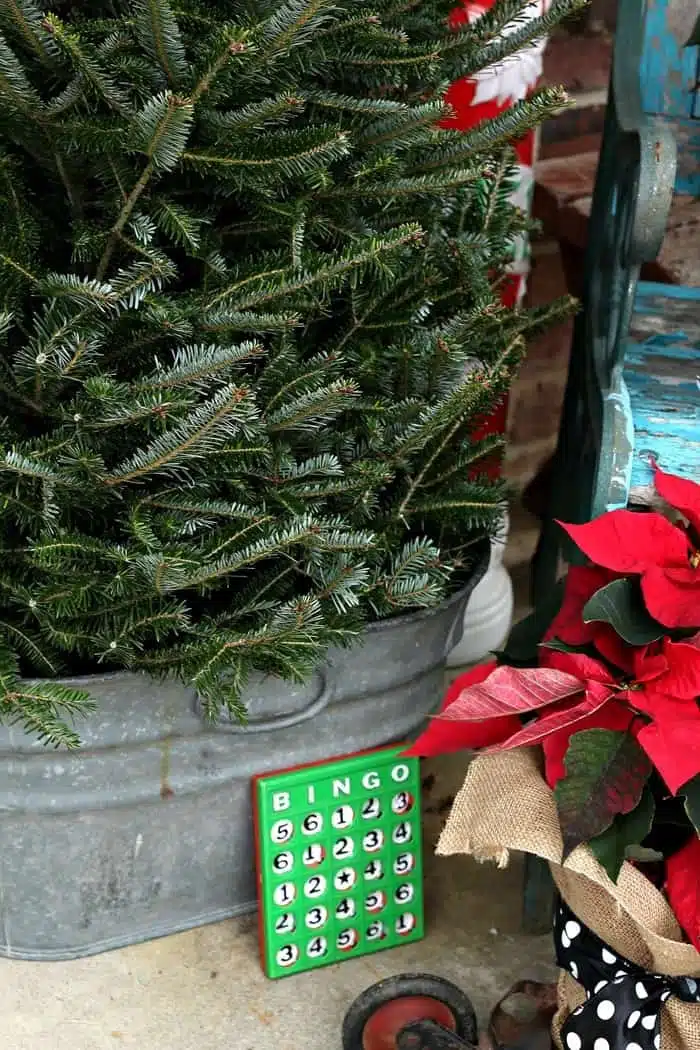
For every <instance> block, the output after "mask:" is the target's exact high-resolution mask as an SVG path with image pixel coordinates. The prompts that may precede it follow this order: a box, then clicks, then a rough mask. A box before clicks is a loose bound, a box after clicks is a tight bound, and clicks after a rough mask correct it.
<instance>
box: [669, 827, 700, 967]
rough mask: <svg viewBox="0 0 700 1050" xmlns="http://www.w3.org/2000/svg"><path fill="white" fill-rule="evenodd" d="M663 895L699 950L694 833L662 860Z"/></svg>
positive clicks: (699, 888)
mask: <svg viewBox="0 0 700 1050" xmlns="http://www.w3.org/2000/svg"><path fill="white" fill-rule="evenodd" d="M666 894H667V896H668V902H669V904H670V905H671V907H672V908H673V913H674V915H675V916H676V918H677V919H678V922H679V923H680V925H681V927H682V928H683V930H684V931H685V934H686V936H687V938H688V940H689V941H690V943H691V944H692V945H693V946H694V947H695V948H697V950H698V951H700V839H698V838H697V837H696V836H693V837H692V838H691V839H690V840H689V841H688V842H687V843H686V845H685V846H683V848H682V849H680V850H678V852H677V853H674V854H673V855H672V856H671V857H669V858H668V860H667V861H666Z"/></svg>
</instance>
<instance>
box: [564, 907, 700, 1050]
mask: <svg viewBox="0 0 700 1050" xmlns="http://www.w3.org/2000/svg"><path fill="white" fill-rule="evenodd" d="M554 941H555V945H556V952H557V962H558V964H559V966H560V967H561V968H562V969H563V970H568V972H569V973H570V974H571V976H572V977H573V978H575V980H577V981H578V983H579V984H580V985H582V986H583V988H584V989H585V991H586V998H587V1002H585V1003H584V1004H583V1006H579V1007H578V1009H576V1010H574V1011H573V1012H572V1013H571V1014H570V1016H569V1017H568V1019H567V1021H566V1023H565V1024H564V1026H563V1028H562V1030H561V1040H562V1043H563V1044H564V1047H565V1050H661V1009H662V1006H663V1004H664V1003H665V1002H666V1000H667V999H670V997H671V996H672V995H675V996H677V998H678V999H682V1000H683V1002H685V1003H698V1004H700V979H698V980H696V979H695V978H693V977H664V976H663V975H661V974H653V973H649V972H648V971H647V970H644V969H642V967H641V966H636V965H635V964H634V963H632V962H630V961H629V959H624V958H623V957H622V956H620V955H617V954H616V953H615V952H613V951H612V950H611V949H610V948H609V947H608V946H607V945H606V944H605V942H604V941H602V940H601V939H600V937H598V936H597V935H596V934H595V933H593V931H592V930H589V929H588V927H587V926H584V925H583V923H582V922H581V921H580V920H579V919H577V918H576V916H575V915H574V913H573V912H572V911H571V909H570V908H569V907H568V905H566V904H565V903H563V902H559V904H558V906H557V911H556V915H555V919H554ZM698 1021H700V1011H699V1013H698Z"/></svg>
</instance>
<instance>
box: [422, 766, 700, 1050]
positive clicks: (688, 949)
mask: <svg viewBox="0 0 700 1050" xmlns="http://www.w3.org/2000/svg"><path fill="white" fill-rule="evenodd" d="M512 850H516V851H518V852H523V853H532V854H535V855H536V856H539V857H542V858H544V860H546V861H548V862H549V865H550V868H551V871H552V875H553V877H554V881H555V882H556V884H557V887H558V888H559V891H560V893H561V895H562V897H563V898H564V900H565V901H566V902H567V904H568V905H569V907H570V908H571V909H572V911H573V912H574V913H575V914H576V915H577V916H578V917H579V918H580V919H581V920H582V922H584V923H585V924H586V926H588V927H589V928H590V929H591V930H593V932H594V933H597V934H598V936H599V937H601V938H602V939H603V940H604V941H605V942H606V943H607V944H609V945H610V947H611V948H612V949H613V951H617V952H618V953H619V954H620V955H623V956H624V957H625V958H627V959H629V960H631V961H632V962H634V963H636V964H637V965H638V966H643V967H644V968H645V969H647V970H650V971H651V972H653V973H661V974H667V975H669V976H672V977H700V954H699V953H698V952H697V951H696V950H695V948H693V947H692V945H690V944H685V943H683V937H682V933H681V930H680V927H679V925H678V923H677V921H676V918H675V916H674V914H673V912H672V911H671V908H670V907H669V905H668V903H667V902H666V900H665V898H664V897H663V895H662V894H661V893H659V891H658V890H657V889H655V887H654V886H653V885H652V884H651V883H650V882H649V881H648V880H647V879H646V878H645V877H644V875H642V874H641V873H640V872H639V871H637V870H636V869H635V868H633V867H632V865H630V864H625V865H624V867H623V869H622V872H621V873H620V877H619V880H618V882H617V884H615V883H613V882H612V881H611V880H610V879H609V878H608V876H607V875H606V873H605V871H604V869H603V868H602V867H601V866H600V864H599V863H598V862H597V860H596V859H595V857H594V856H593V854H592V853H591V851H590V850H589V849H588V847H586V846H579V847H578V849H576V850H574V852H573V853H572V854H571V855H570V856H569V857H568V858H567V860H566V863H565V864H564V865H563V866H562V864H561V859H562V852H563V846H562V837H561V831H560V830H559V821H558V819H557V812H556V806H555V803H554V796H553V794H552V791H551V790H550V788H549V787H548V786H547V783H546V781H545V780H544V778H543V777H542V774H541V771H540V766H539V760H538V755H537V752H536V751H535V750H515V751H509V752H504V753H502V754H497V755H481V756H479V757H478V758H476V759H474V761H473V762H472V763H471V765H470V767H469V771H468V773H467V777H466V780H465V781H464V784H463V786H462V789H461V790H460V792H459V794H458V795H457V798H456V799H455V802H454V805H453V807H452V812H451V813H450V816H449V819H448V821H447V824H446V826H445V829H444V831H443V832H442V835H441V836H440V841H439V842H438V846H437V852H438V854H439V855H441V856H448V855H450V854H454V853H467V854H469V855H471V856H473V857H474V858H476V859H477V860H479V861H487V860H490V861H495V862H496V863H497V864H499V866H501V867H503V866H505V865H506V864H507V863H508V856H509V854H510V852H511V851H512ZM559 993H560V1010H559V1012H558V1014H557V1016H556V1018H555V1021H554V1037H555V1041H556V1043H557V1045H558V1046H561V1044H560V1042H559V1039H558V1033H559V1031H560V1029H561V1026H562V1025H563V1023H564V1021H565V1020H566V1018H567V1016H568V1015H569V1013H570V1012H571V1010H573V1009H575V1008H576V1007H577V1006H579V1005H580V1004H581V1002H582V1001H583V999H584V998H585V996H584V993H583V990H582V989H581V987H580V985H578V984H577V983H576V981H574V979H573V978H572V977H570V976H569V975H568V974H565V975H563V977H562V979H561V981H560V985H559ZM622 1050H624V1048H622ZM662 1050H700V1007H698V1006H697V1005H691V1004H687V1003H682V1002H680V1001H679V1000H678V999H675V998H672V999H669V1001H668V1003H667V1004H666V1006H665V1007H664V1011H663V1032H662Z"/></svg>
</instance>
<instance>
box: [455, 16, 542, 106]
mask: <svg viewBox="0 0 700 1050" xmlns="http://www.w3.org/2000/svg"><path fill="white" fill-rule="evenodd" d="M550 6H551V0H532V3H530V4H528V6H527V7H526V8H525V9H524V11H523V18H524V19H528V18H533V17H534V18H536V17H537V16H539V15H541V14H544V13H545V12H546V11H547V10H548V9H549V7H550ZM486 10H487V8H486V7H482V6H477V5H476V4H470V5H469V7H468V9H467V17H468V20H469V22H475V21H476V20H477V19H478V18H480V17H481V15H482V14H483V13H484V12H485V11H486ZM519 24H520V23H519V22H518V23H514V24H513V25H511V26H509V27H508V29H507V30H506V31H505V33H506V35H510V33H513V32H515V31H516V29H517V28H518V25H519ZM545 46H546V41H545V40H544V39H542V40H539V41H537V43H535V44H533V45H532V47H527V48H524V49H523V50H522V51H519V52H518V53H517V54H516V55H513V56H511V57H510V58H508V59H506V60H504V61H503V62H499V63H498V64H497V65H495V66H491V67H489V68H488V69H484V70H481V71H480V72H479V73H477V74H476V75H475V76H474V78H473V79H474V82H475V83H476V91H475V94H474V105H477V104H478V103H480V102H490V101H491V100H494V99H495V100H496V101H497V102H498V104H499V105H504V104H505V103H507V102H518V101H520V100H521V99H524V98H526V97H527V95H528V94H529V92H530V91H532V89H533V88H534V86H535V84H536V83H537V81H538V80H539V78H540V77H541V75H542V54H543V52H544V49H545Z"/></svg>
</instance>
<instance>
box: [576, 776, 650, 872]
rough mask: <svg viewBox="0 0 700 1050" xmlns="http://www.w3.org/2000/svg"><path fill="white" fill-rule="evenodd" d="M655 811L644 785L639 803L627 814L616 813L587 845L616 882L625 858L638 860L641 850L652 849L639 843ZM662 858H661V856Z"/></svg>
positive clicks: (648, 830) (644, 836) (641, 853)
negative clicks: (603, 829) (600, 832)
mask: <svg viewBox="0 0 700 1050" xmlns="http://www.w3.org/2000/svg"><path fill="white" fill-rule="evenodd" d="M655 811H656V803H655V802H654V796H653V794H652V792H651V791H650V790H649V788H648V787H645V788H644V789H643V791H642V797H641V799H640V800H639V804H638V805H637V806H636V807H635V808H634V809H633V810H632V811H631V812H630V813H618V814H617V816H616V817H615V818H614V819H613V822H612V824H611V825H610V827H609V828H607V829H606V830H605V831H604V832H603V833H602V834H601V835H596V836H595V838H592V839H591V841H590V843H589V845H590V847H591V850H592V851H593V854H594V855H595V857H596V860H597V861H598V863H599V864H602V866H603V867H604V868H605V870H606V872H607V873H608V876H609V877H610V878H611V879H612V881H613V882H617V878H618V876H619V874H620V869H621V868H622V864H623V862H624V860H625V859H626V858H629V857H636V858H637V859H641V858H642V855H643V853H644V852H646V854H650V853H652V852H653V851H650V850H646V851H643V850H642V846H641V843H642V842H643V841H644V839H645V838H646V837H647V835H648V834H649V832H650V830H651V825H652V823H653V820H654V813H655ZM646 859H647V860H648V859H649V857H648V856H647V857H646ZM661 859H662V860H663V857H662V858H661Z"/></svg>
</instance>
